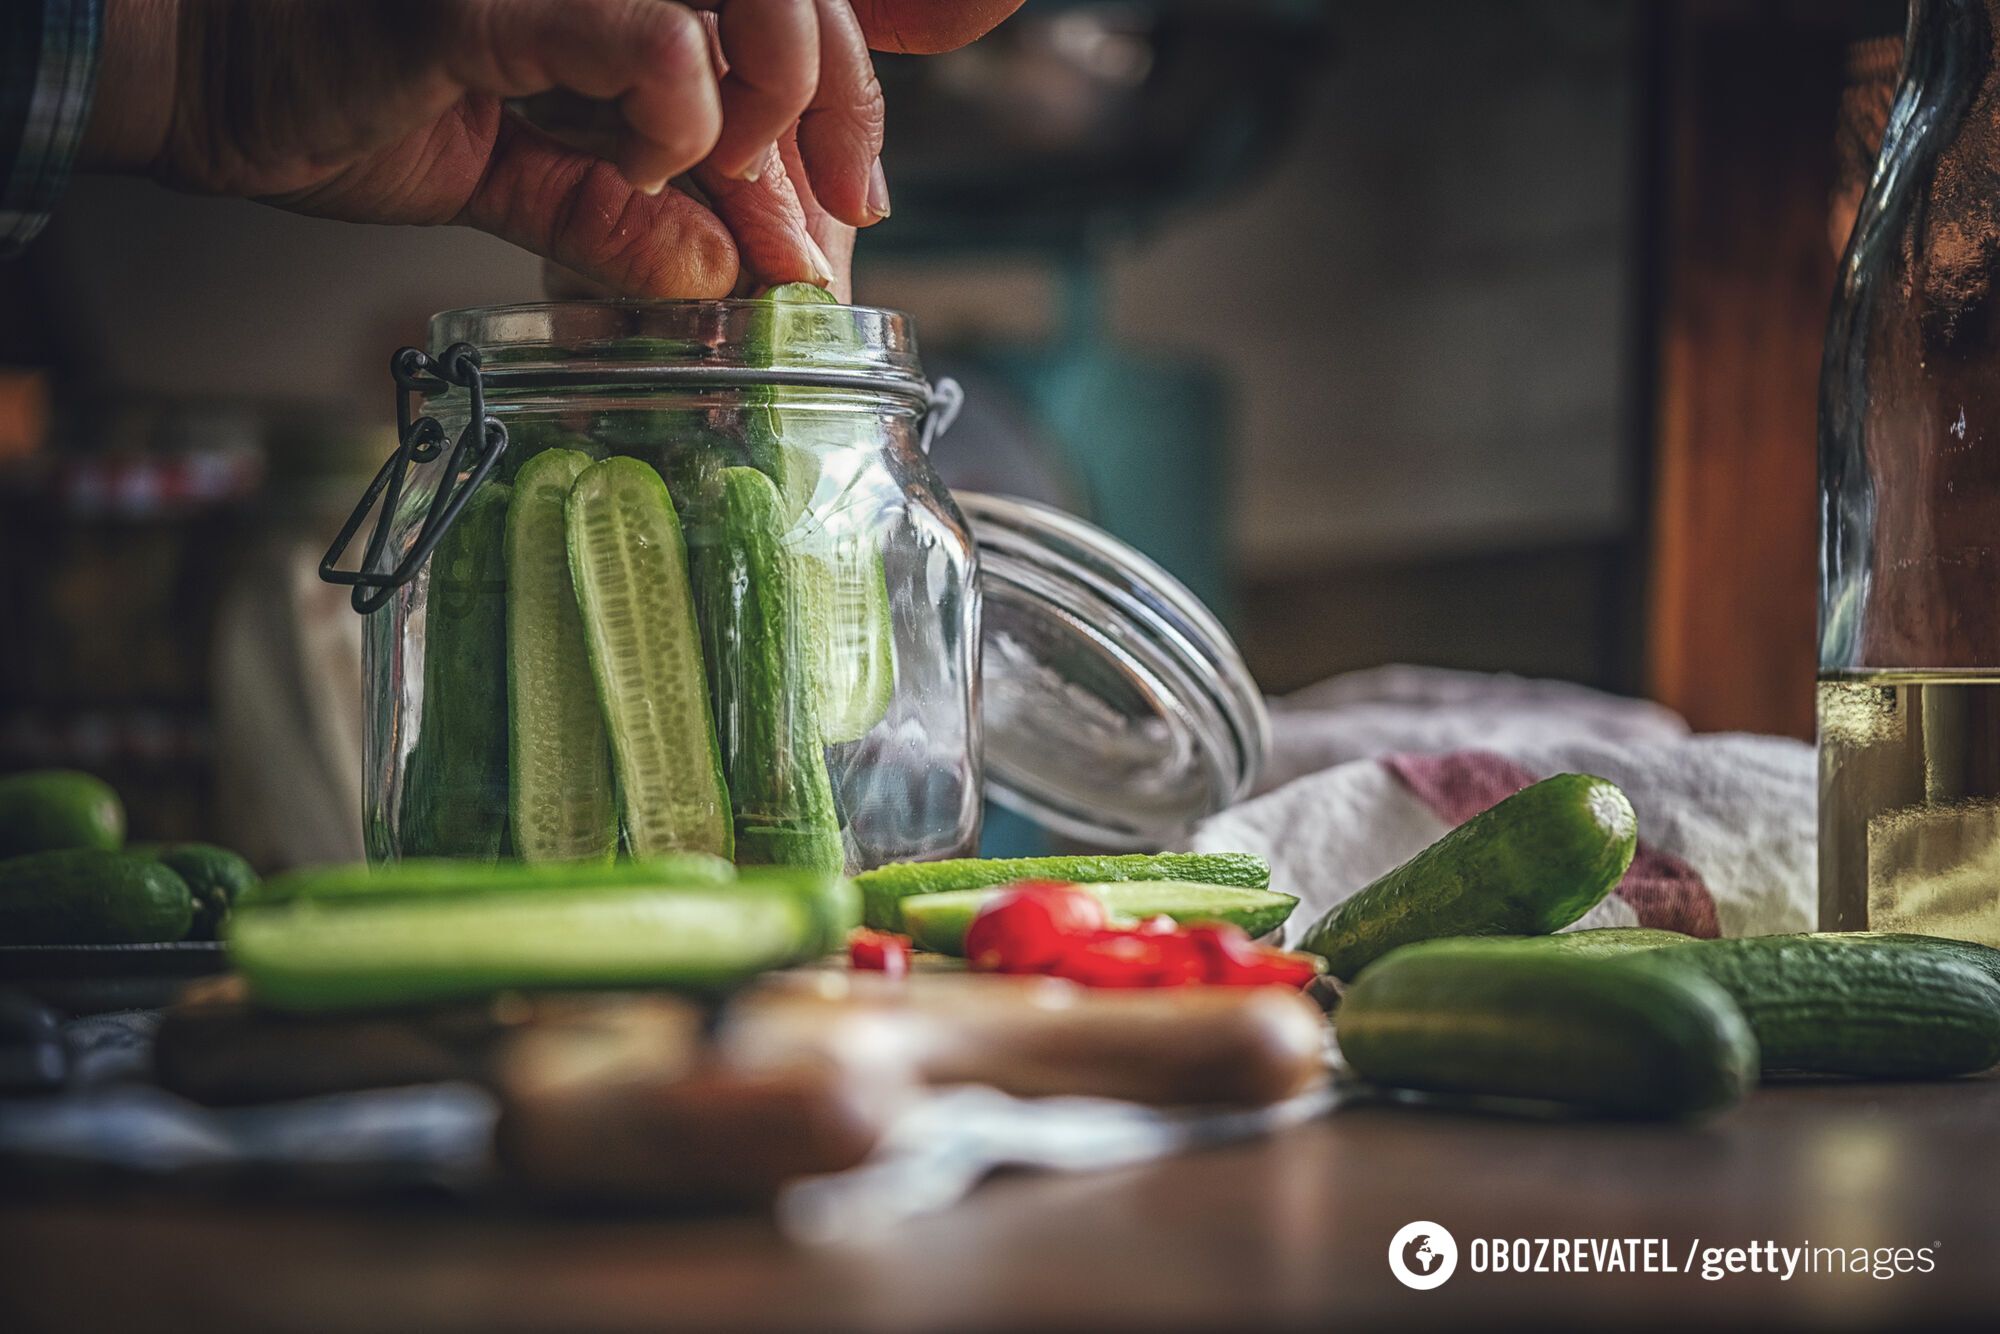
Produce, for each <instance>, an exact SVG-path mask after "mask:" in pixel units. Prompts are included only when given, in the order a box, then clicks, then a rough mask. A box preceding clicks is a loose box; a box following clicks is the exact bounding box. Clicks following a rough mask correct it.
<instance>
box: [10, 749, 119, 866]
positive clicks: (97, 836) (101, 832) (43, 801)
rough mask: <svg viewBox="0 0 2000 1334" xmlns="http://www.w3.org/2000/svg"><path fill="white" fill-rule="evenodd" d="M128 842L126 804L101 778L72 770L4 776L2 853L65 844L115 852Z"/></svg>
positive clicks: (15, 854) (45, 849) (13, 854)
mask: <svg viewBox="0 0 2000 1334" xmlns="http://www.w3.org/2000/svg"><path fill="white" fill-rule="evenodd" d="M124 842H125V806H124V803H123V802H121V801H119V800H118V794H117V793H116V792H114V791H113V790H112V788H111V785H110V784H109V783H106V782H105V781H104V780H103V779H101V778H97V777H95V776H93V775H91V774H86V773H79V772H77V771H76V770H74V769H38V770H35V771H33V772H30V773H18V774H8V775H7V776H6V777H4V778H0V857H19V856H21V855H23V854H25V853H30V852H55V851H58V850H60V849H63V848H96V849H98V850H99V851H103V852H116V851H117V850H118V848H119V847H120V846H121V845H122V844H123V843H124Z"/></svg>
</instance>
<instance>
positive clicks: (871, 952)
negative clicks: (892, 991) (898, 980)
mask: <svg viewBox="0 0 2000 1334" xmlns="http://www.w3.org/2000/svg"><path fill="white" fill-rule="evenodd" d="M847 961H848V963H849V964H850V965H851V966H852V967H854V968H858V969H863V970H866V971H868V972H876V973H886V974H888V975H889V976H890V977H904V976H907V975H908V974H909V971H910V938H909V937H908V936H899V935H897V934H896V933H895V932H893V931H875V930H872V929H870V928H868V927H865V926H862V927H856V928H855V929H854V932H853V933H852V934H851V935H849V936H848V938H847Z"/></svg>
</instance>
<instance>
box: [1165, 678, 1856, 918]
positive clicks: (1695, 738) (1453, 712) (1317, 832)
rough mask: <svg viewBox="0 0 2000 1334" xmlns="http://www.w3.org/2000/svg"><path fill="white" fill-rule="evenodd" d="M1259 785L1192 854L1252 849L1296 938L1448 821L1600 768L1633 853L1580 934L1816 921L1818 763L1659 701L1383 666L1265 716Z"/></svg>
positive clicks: (1779, 743)
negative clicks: (1265, 754) (1283, 900)
mask: <svg viewBox="0 0 2000 1334" xmlns="http://www.w3.org/2000/svg"><path fill="white" fill-rule="evenodd" d="M1272 742H1273V752H1272V756H1271V760H1270V763H1269V766H1268V768H1267V770H1266V773H1267V775H1270V776H1271V779H1272V781H1271V782H1268V783H1267V784H1266V787H1267V788H1268V790H1265V791H1264V792H1263V793H1262V795H1259V796H1254V797H1252V798H1251V799H1250V800H1248V801H1246V802H1244V803H1242V804H1240V805H1238V806H1235V807H1233V808H1231V809H1230V810H1227V811H1224V812H1222V813H1221V814H1220V815H1217V816H1215V817H1213V818H1211V819H1210V820H1208V821H1206V822H1204V823H1203V824H1202V825H1201V826H1200V827H1199V828H1198V829H1197V830H1196V831H1195V834H1194V837H1193V839H1192V841H1191V846H1192V847H1193V848H1195V849H1196V850H1197V851H1211V852H1254V853H1257V854H1259V855H1260V856H1263V857H1265V858H1266V859H1268V860H1269V861H1270V863H1271V868H1272V876H1271V883H1272V887H1273V888H1276V889H1281V890H1284V891H1285V892H1287V893H1291V894H1297V895H1298V896H1299V898H1300V905H1299V909H1298V911H1297V912H1295V913H1294V914H1293V915H1292V922H1291V925H1290V927H1289V928H1288V934H1289V936H1290V938H1292V939H1296V938H1297V936H1298V935H1299V934H1300V933H1301V932H1302V931H1303V930H1304V929H1305V927H1307V926H1308V925H1310V924H1311V923H1312V922H1313V921H1314V920H1316V919H1317V918H1318V917H1319V916H1320V914H1322V913H1323V912H1325V911H1326V910H1327V909H1328V908H1330V907H1332V906H1334V905H1335V904H1337V903H1339V902H1340V901H1341V900H1343V899H1345V898H1347V897H1348V896H1349V895H1351V894H1353V893H1354V892H1355V891H1357V890H1359V889H1361V888H1362V887H1363V886H1365V885H1367V884H1368V883H1369V882H1370V881H1371V880H1373V879H1375V878H1376V877H1377V876H1379V875H1381V874H1382V873H1383V872H1385V871H1388V870H1390V869H1392V868H1394V867H1396V866H1398V865H1400V864H1401V863H1403V862H1405V861H1407V860H1409V859H1410V858H1411V857H1413V856H1415V855H1416V854H1417V853H1418V852H1420V851H1422V850H1423V849H1424V848H1425V847H1427V846H1428V845H1429V844H1431V843H1432V842H1435V841H1436V840H1437V839H1438V838H1440V837H1442V836H1443V835H1444V834H1445V832H1446V831H1448V830H1449V829H1451V828H1452V827H1453V826H1454V825H1456V824H1458V823H1460V822H1461V821H1463V820H1465V819H1466V818H1468V817H1469V816H1471V815H1472V814H1474V813H1475V812H1477V811H1479V810H1482V809H1484V808H1485V807H1487V806H1490V805H1492V804H1493V802H1495V801H1497V800H1499V799H1500V798H1501V797H1503V796H1505V795H1507V794H1508V793H1510V792H1512V791H1515V790H1517V789H1519V788H1520V787H1523V786H1525V785H1526V784H1528V783H1530V782H1533V781H1535V780H1538V779H1541V778H1546V777H1548V776H1549V775H1551V774H1557V773H1565V772H1582V773H1592V774H1597V775H1599V776H1601V777H1603V778H1608V779H1610V780H1611V781H1612V782H1614V783H1616V784H1618V785H1619V786H1620V787H1621V788H1623V789H1624V790H1625V792H1626V794H1627V795H1628V796H1629V797H1630V798H1631V799H1632V805H1633V807H1634V809H1635V810H1636V811H1637V812H1638V816H1639V842H1640V852H1639V856H1638V857H1637V858H1636V859H1635V860H1634V863H1633V867H1632V870H1631V872H1630V873H1629V874H1628V875H1627V876H1626V878H1625V881H1624V882H1623V883H1622V884H1620V885H1619V887H1618V888H1617V890H1615V891H1614V892H1613V893H1612V895H1611V896H1610V897H1608V898H1606V899H1605V901H1604V902H1603V903H1602V904H1600V905H1599V906H1598V907H1597V908H1595V909H1593V910H1592V911H1591V912H1590V913H1589V914H1588V915H1587V916H1585V917H1584V919H1583V920H1582V921H1580V922H1578V923H1577V926H1578V927H1589V926H1619V925H1627V926H1629V925H1645V926H1662V927H1667V928H1670V929H1673V930H1677V931H1687V932H1690V933H1691V934H1695V935H1703V936H1713V935H1717V934H1720V935H1728V936H1737V935H1760V934H1764V933H1768V932H1774V931H1806V930H1811V929H1812V927H1813V925H1814V922H1815V920H1816V916H1817V913H1816V909H1815V907H1814V903H1815V893H1816V891H1815V866H1816V861H1815V856H1816V854H1815V843H1816V838H1817V829H1816V825H1815V787H1816V782H1817V778H1816V773H1817V771H1816V767H1815V763H1814V758H1813V750H1812V747H1811V746H1808V745H1806V744H1804V743H1803V742H1799V741H1794V740H1789V739H1786V738H1782V737H1762V736H1747V735H1740V734H1709V735H1693V734H1690V733H1689V732H1688V730H1687V725H1686V724H1685V723H1684V722H1682V721H1681V719H1680V718H1679V717H1678V716H1677V715H1675V714H1674V713H1672V712H1671V711H1670V710H1667V709H1664V708H1662V707H1660V706H1659V705H1657V704H1650V703H1645V702H1643V701H1638V700H1625V699H1619V698H1617V697H1615V696H1611V695H1606V694H1603V693H1601V692H1599V691H1594V690H1588V689H1585V688H1583V687H1581V686H1574V685H1567V684H1563V683H1560V682H1547V681H1524V680H1521V679H1519V678H1514V677H1494V676H1480V675H1476V674H1473V673H1466V672H1451V671H1443V670H1439V669H1434V668H1417V667H1385V668H1380V669H1377V670H1374V671H1368V672H1358V673H1354V674H1352V675H1349V676H1343V677H1337V678H1335V679H1334V680H1331V681H1327V682H1324V683H1322V684H1320V685H1317V686H1313V687H1310V688H1309V689H1307V690H1304V691H1301V692H1299V693H1298V694H1296V695H1292V696H1290V697H1288V698H1286V699H1282V700H1278V701H1275V702H1274V704H1273V708H1272Z"/></svg>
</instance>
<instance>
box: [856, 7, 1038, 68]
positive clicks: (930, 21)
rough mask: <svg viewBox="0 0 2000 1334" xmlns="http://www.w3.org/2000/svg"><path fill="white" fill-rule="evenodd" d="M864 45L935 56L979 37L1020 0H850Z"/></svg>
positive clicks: (1008, 12) (1009, 12) (997, 23)
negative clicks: (866, 35) (859, 22)
mask: <svg viewBox="0 0 2000 1334" xmlns="http://www.w3.org/2000/svg"><path fill="white" fill-rule="evenodd" d="M853 2H854V13H855V16H856V17H857V18H859V19H860V20H861V30H862V31H863V32H865V33H867V34H868V45H870V46H872V47H874V48H875V49H876V50H877V51H907V52H910V53H911V54H914V55H935V54H936V53H938V52H939V51H952V50H956V49H957V48H959V47H961V46H964V45H965V44H966V43H967V42H969V41H971V40H973V39H974V38H975V37H982V36H984V35H985V34H986V33H988V32H989V31H991V30H992V29H993V28H995V27H996V26H998V25H999V23H1000V21H1001V20H1002V19H1004V18H1006V17H1007V16H1008V15H1009V14H1012V13H1013V12H1014V11H1015V10H1017V9H1019V8H1020V7H1021V2H1022V0H853Z"/></svg>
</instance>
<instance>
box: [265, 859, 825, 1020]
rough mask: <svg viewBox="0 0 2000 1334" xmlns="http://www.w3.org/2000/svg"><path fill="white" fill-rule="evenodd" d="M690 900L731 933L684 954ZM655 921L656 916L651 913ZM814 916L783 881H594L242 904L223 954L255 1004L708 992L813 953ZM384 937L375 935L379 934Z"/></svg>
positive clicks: (817, 926) (817, 929)
mask: <svg viewBox="0 0 2000 1334" xmlns="http://www.w3.org/2000/svg"><path fill="white" fill-rule="evenodd" d="M691 901H699V906H700V907H701V908H702V909H703V910H704V912H705V913H706V915H707V916H708V917H710V918H711V919H713V918H714V917H716V916H725V917H734V918H736V924H735V925H732V926H731V928H730V929H731V930H732V931H736V932H739V934H738V935H737V937H736V938H735V939H733V940H729V941H726V942H723V943H721V944H719V945H715V946H713V947H711V948H708V949H706V950H695V951H690V949H689V947H688V941H687V939H686V935H685V931H684V929H683V927H682V922H683V921H684V920H685V919H684V918H683V919H680V920H676V918H675V916H674V914H675V913H676V912H677V911H679V910H683V909H685V908H686V907H687V906H688V905H689V904H690V902H691ZM662 919H664V920H662ZM823 939H824V927H823V925H822V923H821V921H820V919H819V918H818V917H816V916H815V914H814V910H813V906H812V905H811V904H810V903H809V902H807V901H806V900H804V899H803V898H802V897H800V896H799V895H797V894H795V893H792V892H790V891H789V890H787V889H784V888H782V887H762V888H756V887H745V886H742V885H736V884H714V883H710V884H690V885H684V886H680V887H677V888H664V889H615V888H608V887H600V888H597V889H594V890H586V891H579V892H578V893H575V894H569V895H563V896H543V895H524V894H514V895H495V896H489V897H466V896H460V897H443V898H432V899H424V900H412V901H400V902H398V901H386V900H385V901H355V902H350V903H347V904H340V905H335V904H330V903H327V902H322V901H314V900H305V901H301V902H299V903H295V904H288V905H284V906H279V907H268V908H256V909H252V910H250V911H248V912H239V913H237V914H236V915H235V916H234V917H233V918H231V920H230V923H229V927H228V942H229V952H230V960H231V962H232V963H233V964H234V965H235V966H236V967H237V969H238V970H239V971H240V972H242V974H243V975H244V977H245V979H246V980H247V981H248V982H249V984H250V990H251V995H252V997H253V998H254V999H255V1000H256V1001H257V1002H258V1003H259V1004H262V1005H266V1006H269V1007H272V1008H275V1009H283V1010H294V1011H319V1010H345V1009H363V1008H382V1007H397V1006H405V1005H419V1004H428V1003H434V1002H438V1001H445V1000H459V999H472V998H475V997H480V996H487V995H492V994H493V993H495V992H499V991H511V990H536V989H560V990H569V989H586V988H603V987H619V988H623V987H670V988H677V989H682V990H688V991H696V992H711V991H718V990H723V989H727V988H730V987H733V986H736V985H739V984H741V983H743V982H745V981H748V980H749V979H750V978H752V977H755V976H757V975H758V974H760V973H763V972H766V971H768V970H770V969H773V968H780V967H784V966H786V965H788V964H793V963H797V962H801V961H803V960H806V959H809V958H812V957H815V956H816V955H817V954H818V953H819V952H820V951H819V946H820V944H821V943H822V941H823ZM385 942H386V943H385Z"/></svg>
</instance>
